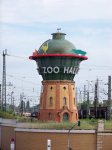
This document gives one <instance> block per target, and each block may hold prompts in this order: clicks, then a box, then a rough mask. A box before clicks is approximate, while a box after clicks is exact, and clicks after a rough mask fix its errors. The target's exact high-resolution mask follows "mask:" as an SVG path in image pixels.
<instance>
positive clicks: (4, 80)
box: [2, 49, 7, 111]
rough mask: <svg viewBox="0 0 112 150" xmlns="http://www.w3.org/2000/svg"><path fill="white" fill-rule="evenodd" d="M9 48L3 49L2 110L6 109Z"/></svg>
mask: <svg viewBox="0 0 112 150" xmlns="http://www.w3.org/2000/svg"><path fill="white" fill-rule="evenodd" d="M6 55H7V49H5V50H4V51H3V76H2V110H3V111H6V57H5V56H6Z"/></svg>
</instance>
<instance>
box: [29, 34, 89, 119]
mask: <svg viewBox="0 0 112 150" xmlns="http://www.w3.org/2000/svg"><path fill="white" fill-rule="evenodd" d="M65 35H66V34H64V33H60V32H56V33H53V34H52V39H49V40H47V41H45V42H44V43H43V44H42V45H41V46H40V48H39V50H38V51H37V50H35V52H33V55H32V56H30V57H29V58H30V59H33V60H35V61H36V63H37V67H38V68H37V70H38V73H39V74H40V75H41V76H42V78H43V81H42V90H41V96H40V110H39V120H41V121H51V120H52V121H57V122H62V121H69V122H74V121H77V120H78V111H77V105H76V95H75V82H74V81H73V79H74V77H75V75H76V74H77V72H78V70H79V65H80V62H81V61H83V60H86V59H87V57H86V56H85V55H86V52H84V51H82V50H78V49H76V48H75V46H74V45H73V44H72V43H71V42H69V41H67V40H66V39H65Z"/></svg>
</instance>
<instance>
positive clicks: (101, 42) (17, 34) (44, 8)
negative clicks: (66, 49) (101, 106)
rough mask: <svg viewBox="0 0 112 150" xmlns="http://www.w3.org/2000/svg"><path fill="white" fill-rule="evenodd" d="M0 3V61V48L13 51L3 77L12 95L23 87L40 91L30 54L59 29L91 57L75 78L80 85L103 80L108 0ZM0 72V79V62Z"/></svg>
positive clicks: (111, 24)
mask: <svg viewBox="0 0 112 150" xmlns="http://www.w3.org/2000/svg"><path fill="white" fill-rule="evenodd" d="M0 7H1V8H0V11H1V13H0V14H1V17H0V18H1V19H0V64H2V51H3V50H4V49H7V51H8V54H9V55H11V56H7V75H9V76H7V82H13V85H14V86H15V87H16V88H15V95H19V93H21V92H22V91H24V93H26V95H28V94H29V96H31V95H35V96H36V95H39V94H37V92H38V93H39V91H40V90H39V89H40V88H39V87H40V85H41V80H42V79H41V77H40V76H39V75H38V74H37V72H36V64H35V62H33V61H30V60H29V59H28V57H29V56H30V55H31V54H32V52H33V51H34V49H35V48H36V49H38V48H39V46H40V45H41V44H42V43H43V42H44V41H46V40H47V39H50V38H51V35H50V34H51V33H53V32H56V30H57V28H61V31H62V32H64V33H66V34H67V35H66V39H67V40H69V41H71V42H72V43H73V44H74V45H75V47H76V48H78V49H82V50H84V51H86V52H87V56H88V58H89V59H88V60H87V61H85V62H82V63H81V69H80V72H79V73H78V75H77V77H76V78H75V81H76V84H77V86H78V87H80V88H82V86H83V84H86V80H88V78H89V80H94V81H95V80H96V78H97V77H99V78H100V79H101V80H103V81H104V82H107V76H108V75H111V74H112V58H111V57H112V50H111V47H112V46H111V45H112V44H111V43H112V1H111V0H84V1H82V0H77V1H76V0H41V1H40V0H16V1H15V0H10V1H9V0H0ZM12 55H14V56H21V57H25V58H26V59H22V58H19V57H12ZM0 72H1V73H0V81H1V79H2V65H0ZM11 75H12V76H13V77H11ZM17 78H18V79H17ZM31 82H34V84H33V83H31ZM26 87H27V88H29V91H30V92H28V90H26V89H27V88H26ZM37 87H38V88H37ZM34 89H35V90H34ZM8 90H9V89H8ZM11 90H12V89H10V91H11ZM31 91H33V92H31ZM34 91H35V93H34Z"/></svg>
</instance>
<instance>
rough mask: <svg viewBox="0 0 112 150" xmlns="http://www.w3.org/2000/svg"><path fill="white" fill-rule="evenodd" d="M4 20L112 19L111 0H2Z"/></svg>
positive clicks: (13, 21) (14, 21) (26, 21)
mask: <svg viewBox="0 0 112 150" xmlns="http://www.w3.org/2000/svg"><path fill="white" fill-rule="evenodd" d="M1 4H2V5H1V8H2V19H1V21H2V22H5V23H35V22H64V21H74V20H80V19H112V1H111V0H98V1H96V0H85V1H82V0H78V1H77V0H53V1H52V0H41V1H40V0H16V1H15V0H10V1H9V0H2V3H1Z"/></svg>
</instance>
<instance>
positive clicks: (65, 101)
mask: <svg viewBox="0 0 112 150" xmlns="http://www.w3.org/2000/svg"><path fill="white" fill-rule="evenodd" d="M66 104H67V100H66V97H63V105H66Z"/></svg>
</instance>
